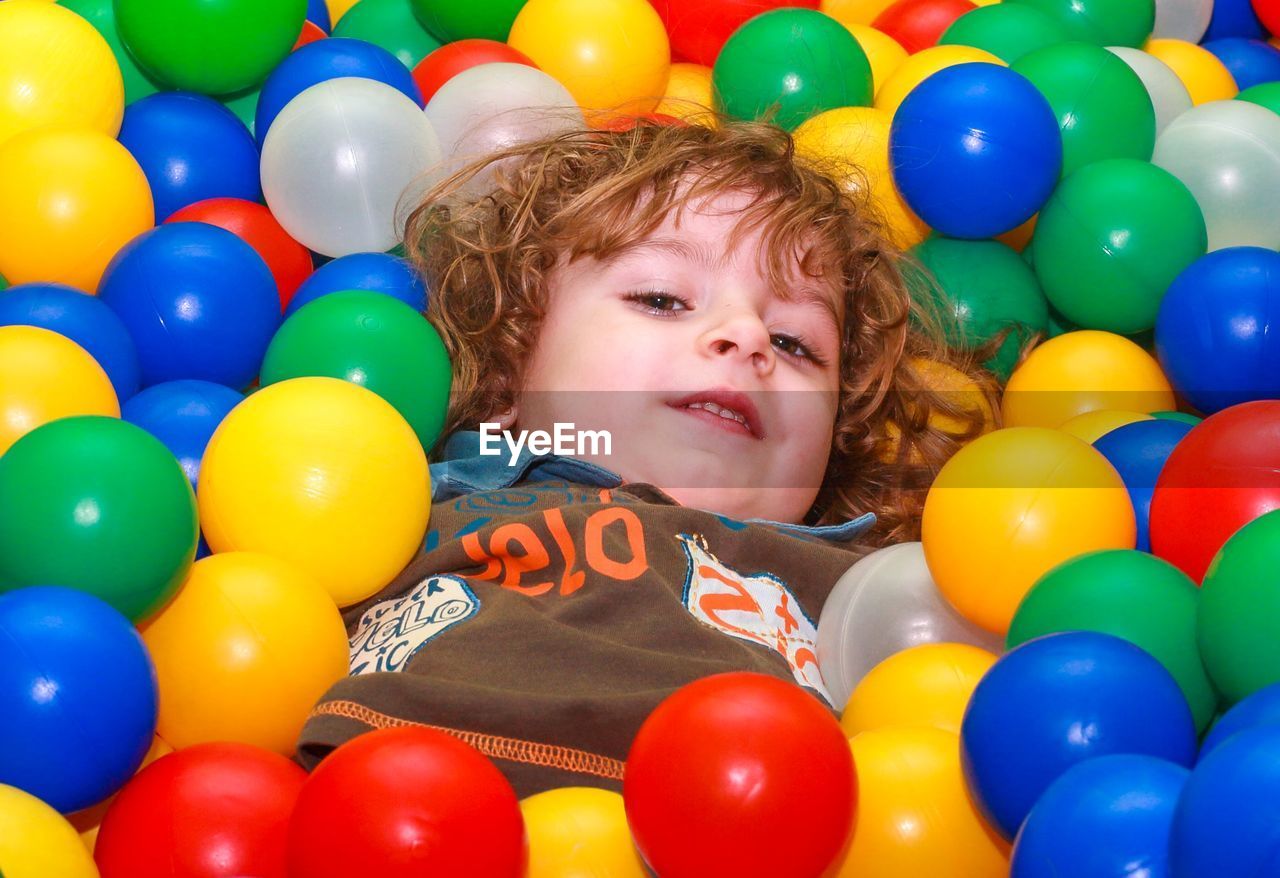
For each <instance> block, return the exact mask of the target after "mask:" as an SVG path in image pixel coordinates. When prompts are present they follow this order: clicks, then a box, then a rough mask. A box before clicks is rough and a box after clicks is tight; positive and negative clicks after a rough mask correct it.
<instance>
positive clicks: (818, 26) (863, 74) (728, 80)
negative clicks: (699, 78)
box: [712, 8, 874, 130]
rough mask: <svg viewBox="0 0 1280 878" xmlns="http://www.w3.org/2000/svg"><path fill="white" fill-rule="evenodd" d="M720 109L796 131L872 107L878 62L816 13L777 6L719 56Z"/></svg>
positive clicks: (833, 22)
mask: <svg viewBox="0 0 1280 878" xmlns="http://www.w3.org/2000/svg"><path fill="white" fill-rule="evenodd" d="M712 83H713V86H714V92H715V95H716V103H717V104H718V108H719V109H720V110H721V111H723V112H724V113H726V114H727V115H729V116H732V117H734V118H735V119H748V120H751V119H768V120H769V121H771V122H773V123H775V124H776V125H779V126H781V127H782V128H786V129H788V130H790V129H793V128H795V127H796V126H797V125H799V124H800V123H802V122H804V121H805V120H806V119H808V118H809V117H810V116H815V115H817V114H818V113H821V112H823V111H825V110H832V109H835V108H837V107H865V106H870V105H871V100H872V97H873V95H874V92H873V91H872V88H871V63H870V62H869V61H868V60H867V55H866V53H865V52H863V51H862V46H860V45H859V44H858V41H857V40H856V39H854V37H853V34H851V33H849V31H848V30H846V29H845V27H844V25H842V24H840V23H839V22H837V21H836V20H835V19H834V18H830V17H828V16H826V15H823V14H822V13H821V12H818V11H816V10H813V9H789V8H784V9H774V10H771V11H769V12H765V13H762V14H760V15H757V16H756V17H755V18H752V19H750V20H749V21H748V22H747V23H746V24H744V25H742V26H741V27H740V28H738V29H737V30H736V31H734V32H733V35H732V36H731V37H729V40H728V42H726V43H725V44H724V48H723V49H721V50H720V54H719V55H718V56H717V57H716V63H715V67H714V69H713V71H712Z"/></svg>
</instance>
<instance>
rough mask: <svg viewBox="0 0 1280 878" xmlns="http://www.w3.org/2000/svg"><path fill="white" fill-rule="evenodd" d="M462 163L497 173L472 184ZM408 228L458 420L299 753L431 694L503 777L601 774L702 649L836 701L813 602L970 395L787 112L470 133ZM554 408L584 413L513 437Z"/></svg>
mask: <svg viewBox="0 0 1280 878" xmlns="http://www.w3.org/2000/svg"><path fill="white" fill-rule="evenodd" d="M477 174H491V175H493V177H492V179H493V180H494V183H493V186H494V189H493V191H492V192H491V193H490V194H489V195H487V196H486V197H483V198H479V199H475V198H472V199H470V200H467V199H465V198H464V197H463V196H462V195H460V194H459V193H461V192H463V191H465V187H466V183H467V181H468V180H469V179H472V178H474V177H475V176H476V175H477ZM407 240H408V246H409V251H410V254H411V256H412V257H413V258H415V259H416V260H417V261H418V263H419V264H420V266H421V267H422V269H423V271H424V272H425V274H426V276H427V277H428V279H429V281H430V283H431V285H432V290H433V293H432V298H431V304H430V308H429V314H428V316H429V318H430V319H431V320H432V322H433V323H434V325H435V326H436V327H437V328H438V330H439V331H440V334H441V336H442V338H443V339H444V340H445V344H446V345H447V347H448V349H449V353H450V355H451V357H452V360H453V367H454V385H453V397H452V400H451V404H450V410H449V414H448V423H447V428H446V435H449V434H452V435H451V436H450V438H449V440H448V441H447V442H446V443H445V445H444V447H443V454H442V455H441V457H442V461H441V462H439V463H436V464H434V465H433V466H432V488H433V506H432V512H431V523H430V530H429V532H428V534H427V536H426V541H425V545H424V549H423V551H422V553H421V554H420V555H418V556H417V557H416V558H415V559H414V560H413V561H412V562H411V563H410V564H409V566H408V567H407V568H406V569H405V570H404V571H403V572H402V573H401V574H400V576H398V577H397V578H396V580H395V581H394V582H392V583H391V584H390V585H388V586H387V587H386V588H385V589H383V590H382V591H381V592H380V593H379V594H377V595H375V596H373V597H371V598H370V599H368V600H367V601H365V602H363V603H361V604H359V605H357V606H354V607H351V608H348V610H347V611H346V613H345V617H346V620H347V625H348V633H349V635H350V639H351V650H352V660H351V676H350V677H348V678H346V679H344V680H342V681H340V682H339V683H337V684H336V685H334V686H333V687H332V688H331V689H330V691H329V692H328V693H327V694H326V695H325V697H324V698H323V699H322V701H321V703H320V704H319V705H318V706H317V707H316V709H315V710H314V712H313V713H312V715H311V717H310V718H309V720H308V722H307V724H306V727H305V728H304V730H303V733H302V737H301V741H300V743H299V754H300V758H301V760H302V762H303V764H304V765H306V766H307V767H308V768H310V767H313V766H314V765H315V764H316V763H317V762H318V761H319V760H320V759H321V758H323V756H324V755H325V754H326V753H327V752H329V751H330V750H331V749H332V748H334V747H336V746H338V745H339V744H341V743H343V742H344V741H346V740H347V739H349V738H351V737H353V736H355V735H358V734H361V733H363V732H366V731H369V730H370V729H375V728H381V727H386V726H392V725H401V724H405V723H422V724H427V725H431V726H436V727H439V728H442V729H445V730H447V731H448V732H450V733H452V734H454V735H457V736H458V737H460V738H462V739H463V740H465V741H467V742H468V743H470V744H472V745H474V746H476V747H477V748H479V749H480V750H481V751H482V752H483V753H485V754H486V755H488V756H490V757H491V758H492V759H493V760H494V761H495V763H496V764H497V765H498V767H499V768H500V769H501V770H502V771H503V772H504V773H505V774H506V776H507V777H508V778H509V779H510V780H511V782H512V784H513V785H514V787H515V790H516V792H517V794H518V795H520V796H522V797H523V796H527V795H530V794H533V793H536V792H540V791H542V790H546V789H550V788H554V787H564V786H582V785H586V786H601V787H605V788H608V789H614V790H618V789H620V788H621V779H622V771H623V764H624V761H625V759H626V755H627V751H628V748H629V746H630V744H631V741H632V738H633V737H634V735H635V733H636V731H637V729H638V728H639V726H640V724H641V723H642V722H643V721H644V719H645V718H646V717H647V716H648V714H649V713H650V712H651V711H652V710H653V708H654V707H656V706H657V704H658V703H659V702H660V701H662V699H663V698H665V697H666V696H667V695H669V694H671V693H672V692H673V691H675V690H676V689H678V688H679V687H680V686H683V685H684V684H686V683H689V682H691V681H693V680H696V679H698V678H701V677H704V676H707V675H710V674H715V673H720V672H725V671H756V672H759V673H764V674H771V675H775V676H779V677H782V678H785V679H788V680H794V681H795V682H796V683H798V684H800V685H801V686H804V687H806V688H807V689H808V690H809V691H810V692H811V693H813V694H814V695H815V696H816V697H818V698H821V699H824V701H825V702H826V703H828V705H829V706H830V707H831V708H832V709H833V710H834V709H839V708H841V707H843V705H835V704H830V698H829V696H828V694H827V692H826V690H825V689H824V687H823V683H822V675H821V672H820V670H819V668H818V663H817V658H816V642H815V639H816V627H815V623H816V620H817V618H818V613H819V612H820V610H821V609H822V604H823V601H824V600H825V598H826V596H827V593H828V592H829V591H830V590H831V588H832V587H833V586H834V584H835V583H836V581H837V580H838V579H839V577H840V575H841V574H842V573H843V572H844V571H845V570H846V569H848V567H849V566H850V564H852V563H853V562H854V561H855V560H857V558H858V557H860V555H861V554H863V553H865V552H866V551H868V550H869V549H870V548H872V547H875V546H880V545H885V544H888V543H890V542H897V541H902V540H905V539H913V538H915V537H916V535H917V533H918V519H919V512H920V505H921V502H922V498H923V493H922V492H923V488H925V487H926V486H927V484H928V481H929V478H930V477H931V475H932V474H933V473H934V472H936V470H937V468H938V466H939V465H940V464H941V463H942V462H943V461H944V460H945V458H946V457H947V456H948V455H949V454H951V453H952V452H953V451H954V450H955V449H956V448H957V447H958V444H959V442H960V441H962V440H963V439H964V438H967V437H968V436H970V435H975V434H976V433H977V431H978V430H979V428H980V424H979V423H978V419H977V416H976V415H975V414H974V412H973V409H974V408H976V406H975V405H974V400H968V401H967V403H966V401H964V400H961V401H950V402H949V401H948V400H945V399H942V398H940V397H938V396H937V395H934V394H931V393H930V392H928V391H924V390H918V391H915V390H911V389H910V388H912V387H913V386H914V387H919V386H920V382H919V381H918V380H915V379H913V375H912V372H911V367H910V366H909V363H910V362H912V361H913V359H912V358H919V357H927V358H930V359H933V360H939V359H945V358H946V354H945V352H944V351H943V350H942V349H941V348H940V347H939V346H937V345H936V344H933V343H931V342H930V341H929V337H927V336H926V335H925V334H924V333H923V332H921V331H918V330H917V328H916V327H917V326H921V325H928V321H927V320H924V322H920V320H912V319H909V318H910V317H911V315H912V310H913V308H912V304H911V302H910V300H909V297H908V295H907V294H906V292H905V289H904V285H903V283H902V280H901V277H900V275H899V273H898V269H897V267H896V259H895V254H894V253H892V252H890V251H889V250H888V249H887V248H886V245H885V244H884V243H883V240H882V238H881V237H880V235H879V233H878V231H877V225H876V223H875V218H874V216H873V215H872V214H871V212H870V211H869V210H868V208H867V207H866V205H863V204H862V203H860V202H859V201H858V200H857V199H856V198H855V197H854V196H853V195H851V194H850V193H848V192H846V191H843V190H842V189H841V187H840V186H839V185H838V184H837V183H835V182H834V181H833V180H831V179H830V178H828V177H826V176H823V175H822V174H820V173H818V172H817V171H815V170H813V169H810V168H807V167H805V166H804V165H803V164H802V163H801V162H799V161H798V160H797V159H796V157H795V155H794V153H793V150H792V143H791V139H790V137H789V135H787V134H786V133H785V132H783V131H781V130H779V129H777V128H773V127H771V126H767V125H755V124H725V125H721V126H720V127H718V128H709V127H701V126H669V127H666V126H660V125H650V124H641V125H639V126H637V127H635V128H633V129H632V130H630V131H626V132H613V133H605V132H593V131H587V132H575V133H572V134H566V135H562V136H559V137H555V138H551V139H549V140H545V141H542V142H538V143H531V144H526V145H521V146H517V147H513V148H511V149H509V150H507V151H505V152H503V153H501V154H499V155H497V156H494V157H491V158H490V159H487V160H485V161H483V162H480V163H478V164H477V165H475V166H473V167H471V168H469V169H468V170H467V171H464V172H462V173H460V174H458V175H455V176H454V177H453V178H452V179H451V180H449V181H447V182H446V183H445V184H443V185H442V187H441V188H439V189H438V190H437V191H436V192H434V193H433V194H431V195H430V196H429V197H428V199H427V201H426V202H424V204H423V205H422V206H421V207H419V208H418V210H417V211H416V212H415V213H414V215H413V217H412V218H411V221H410V224H409V231H408V236H407ZM917 316H919V315H917ZM935 410H941V411H942V412H943V413H945V414H948V415H950V416H951V417H953V418H959V419H962V420H963V421H964V423H966V424H968V425H969V426H968V428H967V430H966V431H962V433H961V434H960V435H959V436H957V435H956V434H954V433H945V432H943V431H941V430H939V429H937V428H934V427H931V426H929V423H928V415H929V413H930V412H931V411H935ZM966 419H967V420H966ZM891 422H892V423H893V424H896V425H897V426H896V436H895V439H894V444H895V447H896V454H894V455H892V456H891V455H888V454H886V453H885V444H886V436H887V434H888V428H887V425H888V424H890V423H891ZM494 425H499V427H500V428H501V429H502V430H506V431H507V433H508V435H509V436H510V437H511V441H510V443H508V442H507V441H506V440H503V441H501V442H498V441H495V437H494V433H495V431H496V430H498V429H499V427H495V426H494ZM481 430H483V432H481ZM557 430H559V431H560V438H562V439H573V440H575V443H576V440H578V439H581V440H582V441H581V442H580V443H577V444H575V443H570V444H572V445H573V447H572V448H569V449H564V448H560V449H556V450H557V451H558V452H560V453H549V452H547V449H546V448H545V447H542V448H536V447H535V448H534V449H532V450H531V449H530V447H529V445H528V444H527V443H526V444H523V445H519V444H518V441H517V440H516V439H515V438H514V437H515V435H516V433H517V432H520V433H521V434H522V435H526V436H527V435H535V436H536V433H534V432H533V431H542V432H543V433H545V434H547V435H548V436H555V435H556V431H557ZM584 430H589V431H592V436H580V434H579V433H578V431H584ZM605 434H607V438H608V440H609V444H608V445H606V443H605V438H606V436H605ZM516 447H518V452H517V451H516V450H514V449H515V448H516ZM486 451H487V452H489V453H482V452H486ZM535 452H544V453H535ZM566 452H568V453H566Z"/></svg>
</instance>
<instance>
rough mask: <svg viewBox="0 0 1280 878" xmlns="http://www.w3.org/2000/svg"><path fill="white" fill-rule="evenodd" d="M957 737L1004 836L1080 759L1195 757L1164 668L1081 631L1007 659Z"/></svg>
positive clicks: (1178, 694)
mask: <svg viewBox="0 0 1280 878" xmlns="http://www.w3.org/2000/svg"><path fill="white" fill-rule="evenodd" d="M1084 730H1087V731H1084ZM961 741H962V759H963V763H964V771H965V777H966V778H967V780H968V783H969V789H970V791H971V792H972V793H973V795H974V798H975V800H976V801H977V803H978V806H979V807H980V808H981V809H982V811H983V813H984V814H985V815H986V816H987V818H988V819H989V820H990V821H991V823H992V825H993V826H994V827H995V828H996V829H998V830H999V831H1000V832H1001V833H1002V834H1003V835H1004V836H1005V838H1008V839H1012V838H1013V837H1014V836H1015V835H1017V833H1018V829H1019V828H1020V827H1021V826H1022V825H1023V821H1024V820H1026V818H1027V815H1028V813H1029V812H1030V811H1031V810H1032V807H1033V806H1034V805H1035V804H1036V802H1037V800H1039V799H1040V797H1041V796H1042V795H1043V794H1044V793H1045V791H1046V790H1047V789H1048V788H1049V786H1050V785H1051V784H1052V783H1053V782H1054V781H1056V780H1057V779H1059V778H1060V777H1062V775H1063V774H1065V773H1066V772H1067V770H1068V769H1070V768H1072V767H1073V766H1075V765H1078V764H1079V763H1081V762H1084V761H1086V760H1090V759H1095V758H1098V757H1101V756H1107V755H1112V754H1134V755H1142V756H1152V757H1156V758H1159V759H1165V760H1168V761H1169V762H1172V763H1175V764H1176V765H1181V766H1190V765H1191V764H1192V762H1193V761H1194V760H1195V754H1196V732H1195V724H1194V723H1193V722H1192V719H1191V711H1190V709H1189V708H1188V707H1187V702H1186V699H1185V698H1183V696H1182V690H1180V689H1179V688H1178V684H1177V683H1176V682H1175V681H1174V679H1173V677H1172V676H1170V675H1169V672H1168V671H1166V670H1165V669H1164V666H1162V665H1161V664H1160V663H1159V662H1158V661H1156V660H1155V659H1154V658H1152V657H1151V655H1149V654H1148V653H1146V652H1145V651H1143V650H1141V649H1139V648H1138V647H1136V646H1134V645H1133V644H1132V643H1129V642H1127V641H1125V640H1121V639H1120V638H1118V637H1112V636H1111V635H1109V634H1097V633H1094V632H1087V631H1074V632H1070V633H1065V634H1051V635H1049V636H1047V637H1041V638H1038V639H1036V640H1033V641H1030V642H1029V643H1025V644H1023V645H1022V646H1019V647H1018V648H1017V649H1014V650H1012V651H1010V652H1008V653H1006V654H1005V656H1004V657H1003V658H1001V659H1000V660H999V661H997V662H996V664H995V667H993V668H992V669H991V671H990V673H988V674H987V675H986V676H985V677H983V678H982V681H981V682H980V683H979V684H978V688H977V689H976V690H975V691H974V693H973V698H972V700H971V701H970V702H969V710H968V712H967V713H966V714H965V717H964V727H963V729H962V732H961Z"/></svg>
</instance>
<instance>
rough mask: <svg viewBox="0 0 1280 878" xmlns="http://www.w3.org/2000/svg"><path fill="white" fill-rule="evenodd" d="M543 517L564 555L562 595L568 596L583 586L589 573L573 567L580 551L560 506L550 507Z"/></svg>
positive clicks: (561, 578)
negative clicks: (574, 542)
mask: <svg viewBox="0 0 1280 878" xmlns="http://www.w3.org/2000/svg"><path fill="white" fill-rule="evenodd" d="M542 517H543V518H545V519H546V521H547V529H548V530H550V531H551V538H552V539H554V540H555V541H556V546H557V547H559V549H560V554H561V555H562V556H564V575H563V576H561V577H560V595H561V596H562V597H567V596H569V595H571V594H573V593H574V592H575V591H577V590H578V589H580V588H582V584H583V583H584V582H585V581H586V579H587V574H586V573H585V572H583V571H581V570H574V569H573V567H574V565H575V564H576V563H577V560H578V552H577V550H576V549H575V548H574V547H573V537H571V536H569V528H568V527H567V526H566V525H565V523H564V516H563V515H561V514H560V509H559V508H558V507H557V508H554V509H548V510H546V511H545V512H543V513H542Z"/></svg>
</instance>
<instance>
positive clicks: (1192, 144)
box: [1151, 100, 1280, 250]
mask: <svg viewBox="0 0 1280 878" xmlns="http://www.w3.org/2000/svg"><path fill="white" fill-rule="evenodd" d="M1151 161H1152V163H1153V164H1155V165H1157V166H1159V167H1161V168H1164V169H1165V170H1166V171H1169V172H1170V173H1171V174H1173V175H1174V176H1175V177H1177V178H1178V179H1179V180H1181V181H1182V182H1183V183H1185V184H1186V186H1187V188H1188V189H1190V190H1191V194H1192V195H1194V196H1195V198H1196V201H1197V202H1198V203H1199V205H1200V210H1201V211H1202V212H1203V213H1204V222H1205V226H1206V228H1208V230H1209V249H1210V250H1221V249H1222V248H1224V247H1248V246H1253V247H1266V248H1268V249H1271V250H1276V249H1280V213H1277V205H1280V115H1277V114H1275V113H1273V112H1271V111H1270V110H1268V109H1267V108H1266V107H1260V106H1258V105H1257V104H1251V103H1248V102H1247V101H1234V100H1233V101H1211V102H1209V103H1207V104H1201V105H1200V106H1198V107H1195V108H1193V109H1191V110H1189V111H1188V112H1186V113H1183V114H1182V115H1181V116H1179V117H1178V118H1177V119H1175V120H1173V122H1172V123H1171V124H1170V125H1169V127H1168V128H1166V129H1165V130H1164V133H1163V134H1161V135H1160V136H1159V137H1158V138H1156V148H1155V154H1154V155H1153V156H1152V158H1151Z"/></svg>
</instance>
